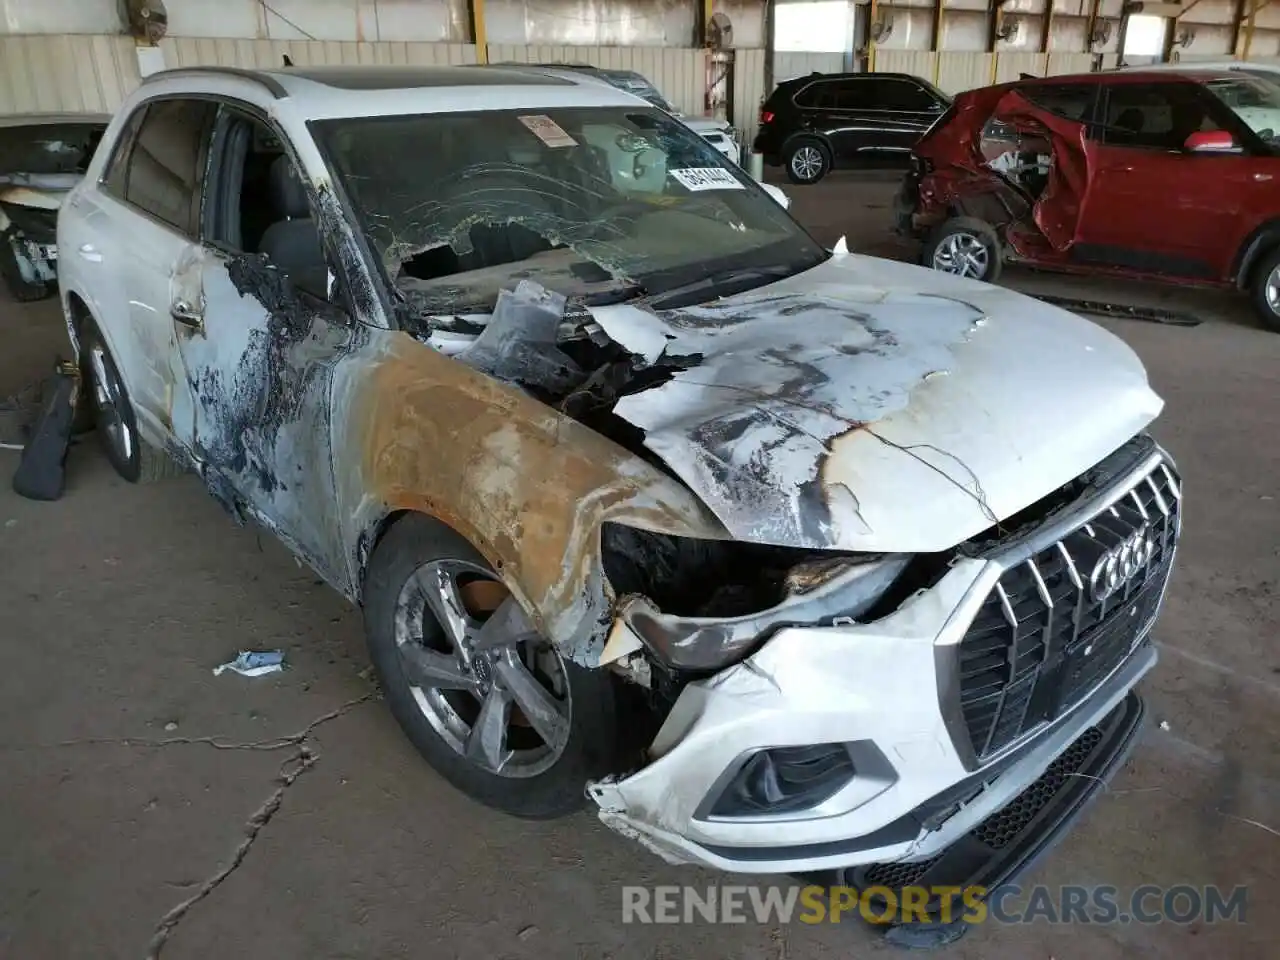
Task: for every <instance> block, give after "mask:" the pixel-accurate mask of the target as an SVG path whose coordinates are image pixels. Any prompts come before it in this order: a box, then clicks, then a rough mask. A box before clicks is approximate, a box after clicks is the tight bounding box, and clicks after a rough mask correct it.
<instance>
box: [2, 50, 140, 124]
mask: <svg viewBox="0 0 1280 960" xmlns="http://www.w3.org/2000/svg"><path fill="white" fill-rule="evenodd" d="M139 79H140V78H139V74H138V61H137V57H136V56H135V54H134V44H133V41H132V40H130V39H129V38H128V37H115V36H71V35H67V34H63V35H57V34H47V35H34V34H33V35H25V36H0V114H3V113H63V112H65V113H104V112H111V111H113V110H115V108H116V107H118V106H119V105H120V103H121V101H122V100H123V99H124V97H125V95H126V94H128V93H129V92H130V91H131V90H132V89H133V88H134V87H135V86H137V84H138V82H139Z"/></svg>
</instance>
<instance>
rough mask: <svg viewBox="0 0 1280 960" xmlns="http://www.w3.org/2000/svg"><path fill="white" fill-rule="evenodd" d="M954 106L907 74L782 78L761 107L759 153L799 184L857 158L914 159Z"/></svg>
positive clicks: (927, 83) (922, 82)
mask: <svg viewBox="0 0 1280 960" xmlns="http://www.w3.org/2000/svg"><path fill="white" fill-rule="evenodd" d="M950 103H951V98H950V97H948V96H947V95H946V94H945V93H943V92H942V91H941V90H939V89H938V88H937V87H935V86H934V85H933V84H931V83H929V82H928V81H927V80H921V79H920V78H919V77H913V76H911V75H910V74H905V73H813V74H810V75H809V76H807V77H796V78H795V79H794V80H784V81H783V82H782V83H780V84H778V86H777V87H776V88H775V89H774V91H773V93H772V94H770V95H769V99H768V100H766V101H765V102H764V106H763V107H761V108H760V132H759V133H758V134H756V140H755V151H756V153H760V154H763V155H764V158H765V162H766V163H769V164H773V165H777V164H779V163H782V164H785V165H786V168H787V176H789V177H790V178H791V180H792V182H793V183H816V182H817V181H818V180H821V179H822V178H823V177H824V176H826V173H827V171H828V170H830V169H831V168H832V167H833V166H836V165H839V164H840V163H842V162H847V161H849V160H852V159H854V158H855V157H868V156H874V155H881V156H883V155H893V154H896V155H899V156H901V157H902V158H903V159H904V160H905V159H906V158H907V157H908V156H909V155H910V153H911V148H912V147H913V146H914V145H915V142H916V140H918V139H919V138H920V135H921V134H922V133H924V132H925V131H926V130H928V129H929V127H930V126H932V124H933V122H934V121H935V120H937V119H938V117H940V116H941V115H942V113H943V111H944V110H946V109H947V106H948V105H949V104H950Z"/></svg>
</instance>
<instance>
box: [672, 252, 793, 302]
mask: <svg viewBox="0 0 1280 960" xmlns="http://www.w3.org/2000/svg"><path fill="white" fill-rule="evenodd" d="M803 269H805V268H804V267H800V268H796V267H795V266H794V265H793V264H790V263H777V264H772V265H770V266H767V267H730V268H727V269H724V270H716V271H713V272H712V273H709V274H707V275H706V276H703V277H699V278H698V279H697V280H691V281H689V282H688V283H682V284H680V285H679V286H675V287H668V288H667V289H665V290H661V291H659V292H658V293H656V294H654V297H653V299H652V300H651V301H650V302H651V303H653V304H654V305H658V304H661V305H662V306H664V307H684V306H689V305H690V304H694V303H697V302H698V301H699V299H701V298H702V295H705V294H707V293H711V292H712V291H715V295H716V296H728V295H729V294H731V293H741V292H742V291H744V290H750V289H752V288H753V287H758V286H760V284H759V283H757V281H762V280H784V279H786V278H787V277H789V276H791V275H793V274H796V273H799V272H800V270H803ZM672 300H677V301H679V302H678V303H672V302H671V301H672Z"/></svg>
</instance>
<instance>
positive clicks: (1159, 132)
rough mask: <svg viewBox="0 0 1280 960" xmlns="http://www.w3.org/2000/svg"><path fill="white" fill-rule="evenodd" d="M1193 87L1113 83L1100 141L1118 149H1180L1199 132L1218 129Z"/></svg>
mask: <svg viewBox="0 0 1280 960" xmlns="http://www.w3.org/2000/svg"><path fill="white" fill-rule="evenodd" d="M1221 129H1222V127H1221V126H1220V125H1219V124H1218V122H1217V121H1216V120H1215V119H1214V118H1213V117H1212V116H1211V114H1210V112H1209V107H1208V104H1207V103H1206V101H1205V99H1204V98H1203V97H1202V96H1201V95H1200V91H1199V90H1198V89H1197V88H1196V87H1195V86H1194V85H1193V84H1181V83H1159V84H1156V83H1153V84H1130V83H1123V84H1121V83H1117V84H1112V85H1111V86H1110V87H1109V88H1108V90H1107V103H1106V109H1105V112H1104V115H1103V117H1102V140H1103V142H1104V143H1107V144H1111V145H1112V146H1117V147H1143V148H1147V149H1152V150H1181V149H1182V145H1183V143H1184V142H1186V139H1187V137H1189V136H1190V135H1191V134H1193V133H1196V132H1199V131H1209V130H1221Z"/></svg>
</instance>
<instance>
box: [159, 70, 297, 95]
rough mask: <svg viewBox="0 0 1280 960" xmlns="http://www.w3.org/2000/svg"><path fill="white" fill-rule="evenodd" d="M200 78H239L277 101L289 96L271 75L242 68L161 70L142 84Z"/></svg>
mask: <svg viewBox="0 0 1280 960" xmlns="http://www.w3.org/2000/svg"><path fill="white" fill-rule="evenodd" d="M202 76H221V77H240V78H241V79H243V80H252V81H253V82H254V83H257V84H260V85H261V86H263V87H266V89H267V90H268V91H269V92H270V93H271V95H272V96H273V97H274V98H275V99H277V100H283V99H285V98H286V97H288V96H289V91H288V90H286V89H285V88H284V87H283V86H281V84H280V81H279V80H277V79H276V78H275V77H273V76H272V75H271V74H269V73H266V72H264V71H261V70H246V69H245V68H244V67H214V66H207V67H206V66H201V67H175V68H173V69H172V70H161V71H159V72H158V73H153V74H151V75H150V76H149V77H144V78H143V80H142V82H143V84H144V85H145V84H148V83H153V82H154V81H156V80H163V79H167V78H169V77H202Z"/></svg>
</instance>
